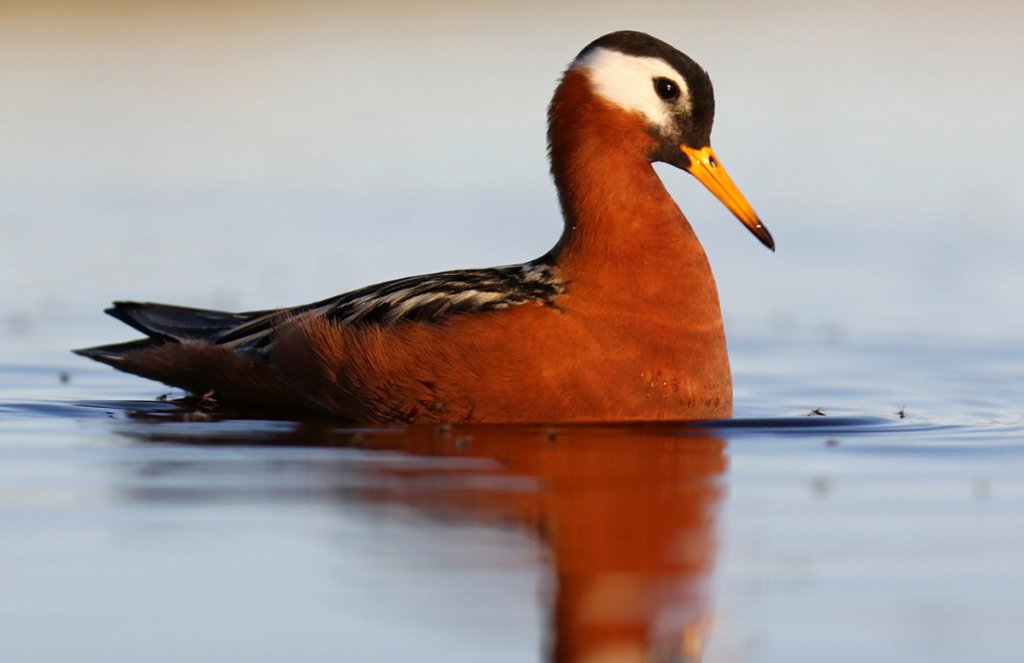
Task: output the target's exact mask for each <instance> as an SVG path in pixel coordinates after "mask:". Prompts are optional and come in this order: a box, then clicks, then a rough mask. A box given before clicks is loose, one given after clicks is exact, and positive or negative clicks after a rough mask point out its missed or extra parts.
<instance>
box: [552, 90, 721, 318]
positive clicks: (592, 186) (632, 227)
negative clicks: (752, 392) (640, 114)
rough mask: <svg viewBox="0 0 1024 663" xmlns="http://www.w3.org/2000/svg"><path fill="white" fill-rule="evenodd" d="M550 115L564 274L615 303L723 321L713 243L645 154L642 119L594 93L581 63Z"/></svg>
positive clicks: (559, 256) (557, 252) (560, 263)
mask: <svg viewBox="0 0 1024 663" xmlns="http://www.w3.org/2000/svg"><path fill="white" fill-rule="evenodd" d="M570 110H571V112H570ZM550 116H551V118H550V119H551V125H550V129H549V136H548V138H549V142H550V148H551V170H552V174H553V176H554V179H555V185H556V186H557V188H558V191H559V197H560V202H561V206H562V212H563V215H564V217H565V230H564V232H563V234H562V237H561V239H560V240H559V242H558V244H557V245H556V247H555V249H554V253H555V257H556V260H557V264H558V266H559V270H560V273H561V275H562V278H563V279H565V280H566V281H567V282H568V283H571V284H575V285H576V288H577V289H579V288H581V287H584V288H586V289H588V290H591V289H594V290H595V291H599V292H600V293H601V295H600V296H601V297H603V298H606V299H608V301H609V304H611V303H612V300H615V301H614V303H615V304H617V305H624V304H625V302H627V301H631V302H632V304H633V307H631V308H634V307H635V306H636V304H638V303H640V304H643V305H645V307H647V308H649V307H650V306H652V305H653V306H655V308H659V309H661V310H675V311H679V314H680V315H685V316H686V318H688V319H689V320H690V321H692V322H693V323H696V322H697V321H700V326H702V327H705V326H708V327H717V328H718V329H721V312H720V309H719V304H718V292H717V289H716V287H715V280H714V276H713V275H712V273H711V268H710V265H709V264H708V260H707V257H706V255H705V253H704V249H703V248H702V247H701V244H700V242H699V241H698V239H697V237H696V235H695V234H694V232H693V229H692V228H691V227H690V224H689V222H688V221H687V220H686V217H685V216H683V214H682V212H681V211H680V210H679V208H678V206H676V204H675V201H673V200H672V198H671V196H669V194H668V192H667V191H666V190H665V186H664V184H663V183H662V181H661V179H660V178H659V177H658V174H657V173H656V172H655V171H654V168H653V167H652V165H651V163H650V161H649V160H648V159H647V157H646V155H647V154H648V153H649V147H650V143H649V141H652V140H653V139H652V138H651V137H650V135H649V134H648V133H647V132H646V131H645V130H644V128H643V126H642V124H640V123H638V122H637V119H636V118H635V117H632V116H630V115H629V114H628V113H625V112H623V111H621V110H620V109H616V108H613V107H610V106H608V105H607V104H606V103H605V102H603V101H601V100H599V99H596V98H594V97H593V95H591V94H590V93H589V89H588V87H587V86H586V80H585V79H584V78H583V77H582V76H576V75H574V74H573V72H570V73H569V74H567V75H566V78H565V79H564V80H563V81H562V84H561V85H560V87H559V90H558V92H557V93H556V96H555V99H554V101H552V105H551V111H550ZM634 310H635V308H634ZM683 311H685V313H683Z"/></svg>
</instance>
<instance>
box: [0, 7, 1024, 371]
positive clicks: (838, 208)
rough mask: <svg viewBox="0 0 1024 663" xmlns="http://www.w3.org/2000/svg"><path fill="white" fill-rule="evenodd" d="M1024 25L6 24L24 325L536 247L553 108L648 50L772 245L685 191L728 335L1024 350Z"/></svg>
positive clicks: (90, 14) (0, 160) (10, 216)
mask: <svg viewBox="0 0 1024 663" xmlns="http://www.w3.org/2000/svg"><path fill="white" fill-rule="evenodd" d="M1022 21H1024V5H1021V4H1020V3H1018V2H1013V1H1011V0H982V1H980V2H975V3H970V4H965V3H956V2H927V3H926V2H915V1H910V0H899V1H895V2H890V1H887V2H870V1H869V2H864V1H862V0H858V1H857V2H853V1H849V2H836V1H831V2H810V1H804V0H790V1H788V2H780V3H770V4H769V3H760V2H752V1H749V0H746V1H744V0H724V1H720V2H703V1H702V2H638V1H631V2H588V3H582V2H580V3H561V4H558V3H551V2H530V1H525V2H522V1H521V2H515V3H470V2H458V1H454V0H452V1H447V2H421V3H404V2H388V1H384V2H379V1H375V2H316V1H311V0H305V1H303V0H300V1H296V2H284V1H281V2H276V1H272V0H267V1H260V0H257V1H247V2H228V1H221V2H188V1H178V2H170V1H159V0H154V1H149V2H141V3H140V2H114V1H111V2H27V1H26V2H10V1H6V2H2V3H0V89H2V90H3V102H2V103H0V315H2V316H3V317H2V318H0V324H2V325H5V326H6V328H7V331H8V332H10V333H17V334H19V335H22V336H25V337H27V338H29V337H30V338H32V339H34V342H35V343H36V346H35V347H38V350H39V352H40V353H41V354H43V355H50V353H58V352H63V350H64V349H66V348H67V347H74V346H81V345H86V344H89V343H93V342H97V343H98V342H101V341H113V340H117V339H120V338H129V337H131V332H130V331H129V330H127V329H125V328H124V327H123V326H121V325H120V324H119V323H117V322H116V321H114V320H107V319H105V316H102V315H101V314H100V309H101V308H102V307H104V306H105V305H106V304H107V303H108V302H109V301H110V300H112V299H115V298H116V299H142V300H155V301H169V302H174V303H182V304H189V305H195V306H209V307H223V308H237V309H250V308H267V307H274V306H283V305H289V304H298V303H302V302H305V301H311V300H313V299H317V298H322V297H326V296H330V295H333V294H336V293H338V292H342V291H344V290H347V289H350V288H354V287H357V286H361V285H365V284H368V283H372V282H377V281H381V280H384V279H389V278H393V277H399V276H404V275H409V274H414V273H421V272H428V271H436V270H442V269H450V268H458V267H475V266H487V265H493V264H505V263H511V262H519V261H522V260H527V259H530V258H533V257H535V256H537V255H540V254H541V253H543V252H545V251H546V250H547V249H548V248H549V247H550V246H551V245H552V244H553V243H554V241H555V240H556V239H557V237H558V235H559V232H560V226H561V220H560V216H559V211H558V207H557V201H556V198H555V194H554V189H553V187H552V185H551V183H550V180H549V177H548V174H547V160H546V156H545V139H544V131H545V110H546V105H547V103H548V101H549V99H550V95H551V93H552V90H553V88H554V86H555V84H556V82H557V80H558V77H559V75H560V73H561V71H562V70H563V68H564V67H565V65H566V64H567V63H568V62H569V61H570V60H571V59H572V58H573V57H574V56H575V54H576V53H577V52H578V51H579V50H580V49H581V48H582V47H583V46H584V45H586V44H587V43H588V42H589V41H591V40H592V39H594V38H595V37H597V36H599V35H601V34H604V33H606V32H609V31H613V30H617V29H624V28H630V29H638V30H643V31H647V32H650V33H652V34H654V35H656V36H658V37H660V38H662V39H664V40H666V41H668V42H670V43H672V44H673V45H675V46H677V47H678V48H680V49H681V50H683V51H685V52H686V53H688V54H689V55H691V56H692V57H694V58H695V59H696V60H697V61H698V62H700V63H701V64H702V65H703V66H704V67H706V68H707V69H708V70H709V71H710V73H711V75H712V78H713V80H714V82H715V85H716V94H717V97H718V116H717V122H716V126H715V133H714V145H715V148H716V151H717V152H718V154H719V156H720V157H721V158H722V160H723V162H724V163H725V164H726V166H727V167H728V168H729V170H730V172H731V174H732V176H733V178H734V179H735V180H736V182H737V183H738V184H739V186H740V188H741V189H742V190H743V191H744V192H745V194H746V196H747V198H748V199H749V200H750V201H751V202H752V204H753V205H754V207H755V209H757V210H758V212H759V213H760V215H761V216H762V218H763V219H764V220H765V222H766V224H767V225H768V226H769V228H770V229H771V230H772V232H773V234H774V235H775V238H776V240H777V244H778V251H777V253H776V254H774V255H772V254H771V253H769V252H768V251H766V250H764V249H763V248H762V247H761V246H759V244H758V243H757V242H756V240H754V238H752V237H751V236H749V234H748V233H747V232H746V231H745V230H744V229H743V228H742V227H741V226H740V225H739V224H738V223H737V222H736V221H735V220H734V219H733V218H732V217H731V216H730V215H729V213H728V212H727V211H726V210H725V209H724V207H722V206H721V205H720V204H719V203H718V202H717V201H716V200H714V199H713V198H712V196H711V195H710V194H708V193H707V192H706V191H704V190H703V189H702V188H701V187H700V185H699V184H698V183H697V182H696V181H694V180H693V179H692V178H691V177H690V176H689V175H688V174H686V173H683V172H681V171H676V170H674V169H672V168H667V167H659V170H660V172H661V173H662V175H663V177H664V179H665V181H666V182H667V184H668V187H669V189H670V190H671V191H672V192H673V194H674V195H675V197H676V199H677V200H678V202H679V204H680V206H681V207H682V209H683V210H684V212H686V213H687V215H688V216H689V218H690V220H691V221H692V223H693V224H694V226H695V227H696V229H697V231H698V234H699V235H700V236H701V238H702V240H703V241H704V244H705V246H706V248H707V250H708V253H709V255H710V257H711V260H712V264H713V267H714V269H715V272H716V275H717V278H718V280H719V285H720V290H721V296H722V302H723V308H724V311H725V315H726V318H727V324H728V331H729V333H730V335H731V337H732V338H734V339H735V338H740V339H742V338H745V337H758V338H761V337H769V338H771V337H783V336H785V337H801V336H806V337H808V338H829V339H833V340H835V339H840V340H841V339H843V338H850V337H854V338H869V337H877V336H882V337H885V338H887V339H890V340H891V339H906V340H908V341H910V340H914V341H916V340H917V339H920V338H921V337H922V336H927V337H929V338H933V339H938V340H939V341H940V342H955V341H957V340H959V339H970V340H972V341H975V342H976V341H984V340H986V339H989V338H992V339H996V338H998V339H1001V340H1006V339H1008V338H1010V339H1013V338H1020V337H1021V335H1022V329H1024V324H1022V323H1024V307H1022V306H1021V299H1022V296H1021V293H1022V288H1024V261H1022V260H1021V256H1022V255H1024V224H1022V223H1021V220H1022V217H1024V188H1022V186H1021V184H1020V180H1021V175H1022V174H1024V173H1022V167H1021V163H1022V162H1021V154H1022V153H1024V130H1022V119H1021V118H1022V116H1021V111H1020V109H1021V107H1022V104H1024V40H1021V39H1020V26H1021V25H1022V24H1024V23H1022ZM58 328H59V330H58ZM38 344H43V345H41V346H40V345H38ZM6 347H7V349H6V350H3V352H5V353H6V354H8V355H9V354H10V353H12V352H14V350H13V349H12V347H17V346H16V345H15V346H11V345H10V344H6Z"/></svg>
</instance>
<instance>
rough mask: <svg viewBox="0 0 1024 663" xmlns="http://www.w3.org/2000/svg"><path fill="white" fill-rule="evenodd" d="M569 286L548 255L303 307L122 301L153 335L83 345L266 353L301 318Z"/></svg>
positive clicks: (382, 314)
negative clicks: (228, 308) (281, 329)
mask: <svg viewBox="0 0 1024 663" xmlns="http://www.w3.org/2000/svg"><path fill="white" fill-rule="evenodd" d="M563 290H564V284H563V283H562V281H561V280H560V279H559V278H558V276H557V273H556V270H555V268H554V267H553V265H551V263H550V262H548V261H547V260H544V259H541V260H536V261H533V262H529V263H525V264H522V265H513V266H509V267H494V268H490V269H476V270H460V271H450V272H439V273H437V274H428V275H425V276H414V277H409V278H404V279H398V280H395V281H388V282H386V283H380V284H377V285H373V286H368V287H366V288H361V289H359V290H354V291H352V292H347V293H345V294H342V295H337V296H335V297H331V298H329V299H324V300H321V301H318V302H314V303H312V304H306V305H304V306H296V307H292V308H285V309H276V310H270V311H251V312H246V313H228V312H224V311H211V310H206V309H195V308H187V307H182V306H170V305H166V304H151V303H138V302H116V303H115V304H114V306H113V307H111V308H109V309H107V311H106V312H107V313H109V314H110V315H112V316H114V317H115V318H117V319H119V320H121V321H122V322H125V323H126V324H129V325H131V326H132V327H134V328H135V329H138V330H139V331H141V332H143V333H144V334H146V335H147V336H148V337H149V338H147V339H142V340H139V341H131V342H129V343H119V344H115V345H106V346H100V347H97V348H87V349H84V350H76V352H78V353H79V354H83V355H85V356H87V357H91V358H93V359H100V360H102V359H104V358H108V359H109V358H111V357H112V356H116V355H118V354H121V353H123V352H126V351H129V350H134V349H139V348H142V347H146V346H147V345H151V344H153V343H161V342H180V341H184V340H186V339H203V340H207V341H210V342H212V343H216V344H218V345H226V346H229V347H231V348H234V349H237V350H262V349H265V348H267V347H268V346H270V345H271V344H272V343H273V339H274V334H273V331H274V329H275V328H276V327H277V326H278V325H279V324H280V322H281V321H282V320H285V319H288V318H292V317H294V316H296V315H305V316H315V317H323V318H325V319H329V320H333V321H336V322H338V323H341V324H344V325H374V324H375V325H388V324H393V323H396V322H400V321H419V322H431V321H438V320H441V319H443V318H445V317H447V316H451V315H458V314H462V313H472V312H481V311H492V310H497V309H502V308H507V307H509V306H515V305H517V304H523V303H526V302H538V303H541V304H544V305H548V306H553V305H554V300H555V297H557V296H558V295H560V294H562V292H563Z"/></svg>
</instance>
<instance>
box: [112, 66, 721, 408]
mask: <svg viewBox="0 0 1024 663" xmlns="http://www.w3.org/2000/svg"><path fill="white" fill-rule="evenodd" d="M655 141H656V138H655V137H654V136H653V135H652V133H651V130H650V128H649V126H648V124H647V123H646V122H645V121H644V119H643V118H642V117H641V116H640V115H639V114H637V113H634V112H630V111H627V110H624V109H622V108H620V107H618V106H614V105H612V104H610V103H609V102H607V101H605V100H604V99H602V98H601V97H598V96H596V95H595V94H594V93H593V92H592V89H591V85H590V82H589V79H588V77H587V74H586V73H585V72H584V71H581V70H578V69H570V70H569V71H568V72H567V73H566V75H565V77H564V78H563V80H562V82H561V84H560V85H559V88H558V90H557V91H556V93H555V97H554V100H553V101H552V104H551V108H550V128H549V142H550V148H551V161H552V174H553V176H554V180H555V184H556V186H557V188H558V192H559V197H560V201H561V205H562V210H563V213H564V216H565V231H564V233H563V235H562V237H561V239H560V240H559V241H558V243H557V245H556V246H555V248H554V249H553V251H552V253H551V256H552V259H553V260H554V265H555V271H556V273H557V275H558V277H560V279H561V281H562V282H563V283H564V290H563V291H562V292H561V294H559V295H557V296H556V297H555V298H554V299H553V301H552V302H549V304H552V305H544V304H542V303H536V302H528V303H524V304H517V305H513V306H509V307H507V308H502V309H498V310H491V311H477V312H469V313H461V314H457V315H448V316H444V317H441V318H439V319H437V320H430V321H408V320H400V321H397V322H392V323H388V324H376V323H374V324H343V323H340V322H337V321H332V320H330V319H325V318H324V317H322V316H317V315H313V314H300V315H298V316H295V317H293V318H291V319H289V320H287V321H284V322H283V323H281V324H280V326H278V328H277V329H276V330H275V331H274V334H275V336H276V338H275V341H274V343H273V344H271V345H270V346H269V350H268V351H267V352H266V355H265V356H262V355H259V354H256V353H253V352H246V351H235V350H232V349H230V348H229V347H227V346H225V345H217V344H216V342H215V341H213V342H207V341H199V340H196V341H187V342H183V343H176V342H173V343H172V342H169V343H163V344H159V343H157V344H154V345H153V346H150V347H145V348H141V349H132V350H130V351H127V352H124V353H122V354H121V355H120V356H118V357H117V358H116V360H109V359H108V358H104V357H99V356H98V357H96V358H98V359H100V360H101V361H108V363H111V364H112V365H115V366H117V367H118V368H120V369H122V370H127V371H129V372H133V373H138V374H140V375H144V376H146V377H151V378H155V379H159V380H162V381H164V382H167V383H170V384H173V385H177V386H180V387H184V388H186V389H189V390H191V391H195V392H200V393H201V392H204V391H207V390H211V389H212V390H214V391H215V392H216V393H217V394H218V396H219V397H220V398H222V399H226V400H233V401H242V402H249V403H255V404H262V405H274V406H285V407H289V408H300V409H305V410H312V411H317V412H321V413H325V414H328V415H331V416H333V417H337V418H339V419H343V420H347V421H354V422H392V421H400V422H440V421H452V422H554V421H563V422H572V421H589V422H599V421H627V420H628V421H636V420H664V419H691V420H692V419H709V418H721V417H728V416H730V415H731V413H732V385H731V378H730V372H729V360H728V355H727V352H726V344H725V334H724V330H723V327H722V317H721V312H720V309H719V304H718V295H717V291H716V288H715V281H714V277H713V276H712V273H711V269H710V266H709V265H708V261H707V258H706V256H705V254H704V251H703V249H702V247H701V245H700V243H699V241H698V240H697V238H696V236H695V235H694V233H693V230H692V229H691V227H690V225H689V223H688V222H687V220H686V218H685V217H684V216H683V214H682V212H680V210H679V208H678V207H677V206H676V204H675V202H674V201H673V200H672V198H671V197H670V196H669V194H668V193H667V191H666V190H665V188H664V185H663V184H662V182H661V180H660V179H659V177H658V175H657V174H656V173H655V171H654V168H653V166H652V164H651V154H652V152H653V150H654V147H655Z"/></svg>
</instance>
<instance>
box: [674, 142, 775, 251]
mask: <svg viewBox="0 0 1024 663" xmlns="http://www.w3.org/2000/svg"><path fill="white" fill-rule="evenodd" d="M679 149H681V150H682V151H683V154H685V155H686V156H687V157H689V159H690V167H689V168H687V169H686V170H687V171H689V173H690V174H691V175H693V176H694V177H696V178H697V179H698V180H699V181H700V183H701V184H703V185H704V186H705V187H707V189H708V191H710V192H711V193H713V194H715V198H718V199H719V200H721V201H722V202H723V203H724V204H725V206H726V207H728V208H729V211H730V212H732V213H733V214H734V215H736V218H737V219H739V220H740V221H741V222H742V223H743V225H745V226H746V227H747V229H748V230H750V232H752V233H754V236H755V237H757V238H758V239H759V240H761V243H762V244H764V245H765V246H767V247H768V248H769V249H771V250H772V251H774V250H775V240H773V239H772V234H771V233H770V232H768V229H767V228H765V227H764V224H763V223H761V219H759V218H757V214H756V213H755V212H754V208H752V207H751V206H750V203H748V202H747V199H746V198H744V197H743V194H742V193H740V190H739V189H738V188H737V187H736V185H735V184H733V182H732V179H731V178H730V177H729V173H727V172H725V168H724V167H723V166H722V164H720V163H719V162H718V158H717V157H716V156H715V153H714V151H713V150H712V149H711V146H710V145H709V146H707V147H702V148H701V149H699V150H695V149H693V148H692V147H687V146H686V145H680V146H679Z"/></svg>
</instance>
